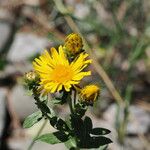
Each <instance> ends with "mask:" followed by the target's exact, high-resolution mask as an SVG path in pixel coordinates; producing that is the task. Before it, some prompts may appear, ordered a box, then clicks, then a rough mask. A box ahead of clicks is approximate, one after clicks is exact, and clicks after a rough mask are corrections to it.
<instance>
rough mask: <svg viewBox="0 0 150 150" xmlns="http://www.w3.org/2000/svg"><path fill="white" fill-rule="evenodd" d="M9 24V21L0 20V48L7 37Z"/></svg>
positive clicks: (9, 28) (0, 48)
mask: <svg viewBox="0 0 150 150" xmlns="http://www.w3.org/2000/svg"><path fill="white" fill-rule="evenodd" d="M10 30H11V26H10V24H9V23H5V22H3V23H2V22H0V50H2V48H3V46H4V44H5V43H6V41H7V40H8V38H9V35H10Z"/></svg>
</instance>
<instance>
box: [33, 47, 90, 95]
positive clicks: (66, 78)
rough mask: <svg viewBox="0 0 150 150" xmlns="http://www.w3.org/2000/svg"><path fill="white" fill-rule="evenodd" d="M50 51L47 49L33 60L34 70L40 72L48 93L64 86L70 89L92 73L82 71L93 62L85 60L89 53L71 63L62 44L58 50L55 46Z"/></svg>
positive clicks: (42, 83) (43, 85)
mask: <svg viewBox="0 0 150 150" xmlns="http://www.w3.org/2000/svg"><path fill="white" fill-rule="evenodd" d="M50 53H51V54H49V53H48V51H46V50H45V52H44V53H43V54H42V55H41V56H40V57H39V58H36V59H35V60H34V62H33V67H34V70H35V71H36V72H37V73H38V74H39V76H40V80H41V82H40V84H41V85H42V87H43V88H44V90H45V92H46V93H48V92H51V93H54V92H57V91H60V90H62V89H63V88H64V89H65V90H66V91H70V88H71V87H72V85H75V84H79V83H80V80H81V79H82V78H83V77H85V76H88V75H90V74H91V72H90V71H87V72H83V71H82V70H83V69H84V68H85V67H86V66H87V65H88V64H89V63H91V60H85V59H86V58H87V56H88V54H86V53H81V54H80V55H79V56H78V57H77V58H76V59H75V60H74V61H72V62H71V63H70V62H69V61H68V59H67V57H66V55H65V54H64V52H63V48H62V46H60V47H59V50H58V52H57V50H56V49H55V48H51V51H50Z"/></svg>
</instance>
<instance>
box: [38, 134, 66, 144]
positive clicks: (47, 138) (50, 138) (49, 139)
mask: <svg viewBox="0 0 150 150" xmlns="http://www.w3.org/2000/svg"><path fill="white" fill-rule="evenodd" d="M36 140H39V141H42V142H46V143H48V144H57V143H62V142H66V141H67V140H68V136H67V135H66V134H65V133H63V132H60V131H57V132H54V133H47V134H43V135H41V136H40V137H38V138H37V139H36Z"/></svg>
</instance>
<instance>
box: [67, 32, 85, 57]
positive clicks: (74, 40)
mask: <svg viewBox="0 0 150 150" xmlns="http://www.w3.org/2000/svg"><path fill="white" fill-rule="evenodd" d="M82 48H83V42H82V38H81V37H80V35H78V34H76V33H71V34H69V35H68V36H67V38H66V39H65V44H64V49H65V50H66V53H67V54H71V55H76V54H79V53H80V52H81V51H82Z"/></svg>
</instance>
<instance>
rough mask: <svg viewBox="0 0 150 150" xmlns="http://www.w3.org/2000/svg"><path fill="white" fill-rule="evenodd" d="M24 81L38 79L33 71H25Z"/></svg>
mask: <svg viewBox="0 0 150 150" xmlns="http://www.w3.org/2000/svg"><path fill="white" fill-rule="evenodd" d="M25 80H26V82H30V83H31V82H35V81H37V80H38V75H37V74H36V73H35V72H34V71H30V72H27V73H26V74H25Z"/></svg>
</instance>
